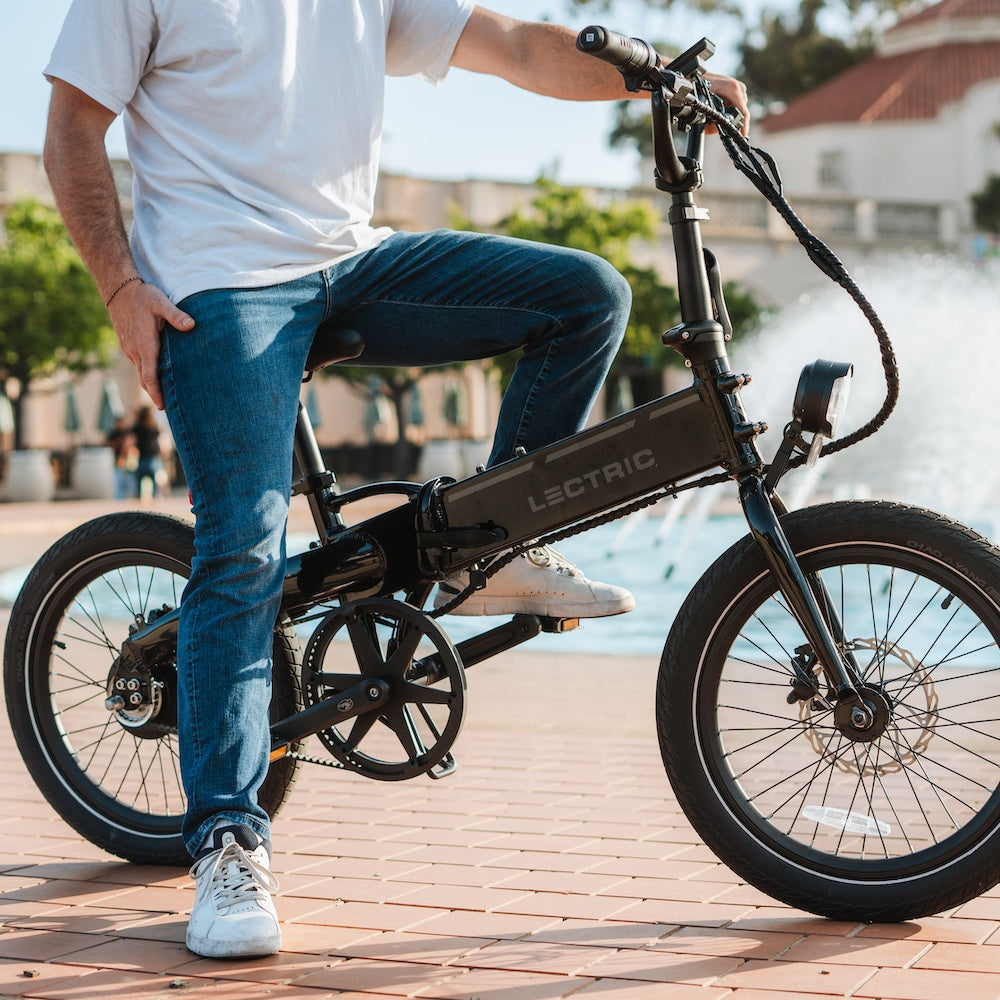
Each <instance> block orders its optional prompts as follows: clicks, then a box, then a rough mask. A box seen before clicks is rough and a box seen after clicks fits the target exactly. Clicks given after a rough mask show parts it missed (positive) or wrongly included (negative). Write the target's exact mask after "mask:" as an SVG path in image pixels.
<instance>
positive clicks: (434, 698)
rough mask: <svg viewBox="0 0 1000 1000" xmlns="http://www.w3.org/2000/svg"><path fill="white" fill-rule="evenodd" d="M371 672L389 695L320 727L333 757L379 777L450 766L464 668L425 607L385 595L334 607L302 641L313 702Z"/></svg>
mask: <svg viewBox="0 0 1000 1000" xmlns="http://www.w3.org/2000/svg"><path fill="white" fill-rule="evenodd" d="M345 640H346V641H345ZM369 678H377V679H380V680H383V681H385V682H386V683H387V684H388V685H389V687H390V688H391V693H390V695H389V699H388V701H387V702H386V703H385V704H383V705H382V707H381V708H380V709H376V710H373V711H370V712H366V713H363V714H362V715H359V716H357V717H355V718H353V719H351V720H350V721H348V722H346V723H343V724H341V725H334V726H329V727H328V728H326V729H324V730H321V731H320V733H319V734H318V735H319V738H320V741H321V742H322V743H323V745H324V746H325V747H326V749H327V750H328V751H329V753H330V754H331V756H333V757H334V758H335V759H336V760H337V761H339V762H340V763H341V764H342V765H343V766H344V767H347V768H349V769H351V770H353V771H357V772H358V773H360V774H363V775H365V776H366V777H369V778H375V779H378V780H380V781H402V780H405V779H407V778H412V777H415V776H416V775H418V774H428V773H429V774H431V776H432V777H437V776H440V774H442V773H447V772H449V771H450V770H452V769H453V768H454V761H453V760H452V759H451V757H450V750H451V747H452V745H453V744H454V742H455V740H456V738H457V737H458V734H459V731H460V730H461V727H462V720H463V718H464V716H465V670H464V668H463V665H462V661H461V658H460V657H459V655H458V652H457V650H456V649H455V646H454V644H453V643H452V641H451V639H449V638H448V635H447V633H445V632H444V630H443V629H442V628H441V627H440V626H439V625H438V624H437V623H436V622H435V621H433V620H432V619H430V618H428V617H427V616H426V615H425V614H424V613H423V612H422V611H419V610H418V609H417V608H414V607H413V606H412V605H410V604H405V603H403V602H402V601H396V600H392V599H390V598H362V599H360V600H357V601H352V602H350V603H346V604H344V605H342V606H341V607H338V608H336V609H335V610H333V611H331V612H330V613H329V614H328V615H326V617H325V618H324V619H323V620H322V621H321V622H320V624H319V625H318V626H317V628H316V630H315V631H314V632H313V634H312V637H311V638H310V639H309V643H308V645H307V646H306V651H305V655H304V657H303V663H302V693H303V698H304V700H305V702H306V704H307V705H315V704H317V703H318V702H320V701H324V700H327V699H330V698H337V697H338V696H339V694H340V693H341V692H343V691H346V690H347V689H349V688H351V687H354V685H356V684H357V683H358V681H359V680H362V679H369ZM435 769H438V770H437V771H436V770H435Z"/></svg>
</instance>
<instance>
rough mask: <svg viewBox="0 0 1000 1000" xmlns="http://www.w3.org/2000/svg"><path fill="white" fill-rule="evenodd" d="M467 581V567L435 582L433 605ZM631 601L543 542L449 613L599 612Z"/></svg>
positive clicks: (615, 611)
mask: <svg viewBox="0 0 1000 1000" xmlns="http://www.w3.org/2000/svg"><path fill="white" fill-rule="evenodd" d="M468 584H469V574H468V573H459V574H458V575H457V576H454V577H452V578H451V579H449V580H445V581H443V582H442V583H440V584H438V589H437V594H436V595H435V597H434V607H435V608H440V607H441V606H442V605H443V604H447V603H448V601H450V600H452V599H453V598H454V597H455V595H456V594H458V593H460V592H461V591H462V590H464V589H465V588H466V587H467V586H468ZM634 607H635V598H634V597H633V596H632V595H631V594H630V593H629V592H628V591H627V590H626V589H625V588H624V587H617V586H615V585H614V584H613V583H598V582H597V581H595V580H588V579H587V577H585V576H584V575H583V573H582V572H580V570H578V569H577V568H576V567H575V566H574V565H573V564H572V563H571V562H569V561H568V560H566V559H564V558H563V557H562V556H561V555H559V553H558V552H556V551H555V550H554V549H551V548H549V547H548V546H547V545H544V546H539V547H537V548H533V549H528V551H527V552H524V553H522V554H521V555H520V556H519V557H518V558H517V559H515V560H514V561H513V562H511V563H508V564H507V565H506V566H504V567H503V569H501V570H499V571H498V572H497V573H496V574H495V575H493V576H491V577H490V578H489V580H488V581H487V582H486V586H485V587H484V588H483V589H482V590H477V591H476V592H475V593H474V594H472V596H471V597H469V598H468V599H467V600H466V601H464V602H463V603H462V604H460V605H459V606H458V607H457V608H455V610H454V611H452V612H451V614H453V615H518V614H525V615H544V616H546V617H549V618H603V617H605V616H606V615H620V614H623V613H624V612H626V611H631V610H632V609H633V608H634Z"/></svg>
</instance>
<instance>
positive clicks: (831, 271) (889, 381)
mask: <svg viewBox="0 0 1000 1000" xmlns="http://www.w3.org/2000/svg"><path fill="white" fill-rule="evenodd" d="M712 98H714V99H715V100H720V99H719V98H718V97H715V96H714V95H711V97H710V99H712ZM685 104H687V105H688V106H690V107H692V108H693V109H694V110H695V111H697V112H699V113H700V114H702V115H704V116H705V118H706V119H707V120H708V121H710V122H712V124H713V125H715V126H716V128H718V130H719V138H720V140H721V141H722V145H723V147H724V148H725V150H726V153H727V154H728V155H729V158H730V160H732V162H733V165H734V166H735V167H736V169H737V170H739V171H740V173H742V174H744V175H745V176H746V177H748V178H749V179H750V182H751V183H752V184H753V186H754V187H755V188H756V189H757V190H758V191H759V192H760V193H761V194H762V195H763V196H764V198H765V199H766V200H767V201H768V202H769V203H770V205H771V207H772V208H774V210H775V211H776V212H777V213H778V215H780V216H781V218H782V219H783V220H784V222H785V224H786V225H787V226H788V228H789V229H790V230H791V231H792V233H794V235H795V237H796V239H797V240H798V241H799V243H801V244H802V246H803V247H804V248H805V251H806V255H807V256H808V257H809V259H810V260H811V261H812V262H813V263H814V264H815V265H816V267H818V268H819V270H820V271H822V272H823V274H825V275H826V276H827V277H828V278H830V280H831V281H833V282H835V283H836V284H838V285H840V287H841V288H843V289H844V290H845V291H846V292H847V294H848V295H850V297H851V298H852V299H853V300H854V302H855V303H856V305H857V306H858V308H859V309H860V310H861V312H862V313H863V314H864V317H865V319H866V320H867V321H868V324H869V325H870V326H871V328H872V330H873V331H874V333H875V338H876V340H877V341H878V345H879V353H880V354H881V357H882V371H883V374H884V376H885V387H886V393H885V399H884V400H883V402H882V405H881V407H880V408H879V410H878V412H877V413H876V414H875V416H874V417H872V418H871V420H869V421H868V422H867V423H866V424H863V425H862V426H861V427H859V428H858V429H857V430H855V431H852V432H851V433H850V434H846V435H844V436H843V437H840V438H837V439H836V440H835V441H830V442H827V443H826V444H824V445H823V448H822V450H821V451H820V455H832V454H833V453H834V452H837V451H843V450H844V449H845V448H850V447H851V446H852V445H855V444H857V443H858V442H860V441H863V440H865V438H868V437H871V436H872V435H873V434H874V433H875V432H876V431H878V430H879V429H880V428H881V427H882V426H883V425H884V424H885V422H886V421H887V420H888V419H889V415H890V414H891V413H892V411H893V409H894V408H895V406H896V401H897V400H898V398H899V368H898V366H897V364H896V353H895V351H894V350H893V347H892V342H891V341H890V339H889V334H888V331H887V330H886V328H885V326H884V325H883V323H882V320H881V319H880V318H879V316H878V314H877V313H876V312H875V309H874V307H873V306H872V304H871V303H870V302H869V301H868V299H867V298H866V297H865V295H864V293H863V292H862V291H861V289H860V288H859V287H858V286H857V284H856V283H855V281H854V279H853V278H852V277H851V275H850V274H849V273H848V271H847V268H846V267H845V266H844V265H843V263H841V261H840V259H839V258H838V257H837V256H836V254H834V252H833V251H832V250H831V249H830V248H829V247H828V246H827V245H826V244H825V243H824V242H823V241H822V240H821V239H820V238H819V237H818V236H816V235H815V234H814V233H812V232H811V231H810V230H809V228H808V227H807V226H806V224H805V223H804V222H803V221H802V220H801V219H800V218H799V217H798V216H797V215H796V214H795V212H794V211H793V210H792V207H791V205H789V203H788V201H787V199H786V198H785V196H784V195H783V194H782V191H781V178H780V177H779V175H778V168H777V165H776V164H775V162H774V160H773V159H772V157H771V156H770V155H768V153H766V152H765V151H764V150H762V149H759V148H757V147H755V146H751V145H750V143H749V141H748V140H747V139H746V137H745V136H744V135H743V134H742V133H741V132H740V130H739V129H738V128H737V127H736V126H735V125H734V124H733V123H732V121H731V120H730V118H729V117H728V116H727V115H726V114H725V113H723V112H722V111H719V110H718V109H717V108H715V107H714V106H713V105H712V104H710V103H708V102H706V101H703V100H701V99H699V98H698V97H695V96H693V95H689V96H688V97H687V98H686V99H685ZM806 458H807V456H806V455H802V454H800V455H797V456H795V458H793V459H792V460H791V461H790V462H789V463H788V467H789V468H797V467H798V466H800V465H802V464H803V463H804V462H805V461H806Z"/></svg>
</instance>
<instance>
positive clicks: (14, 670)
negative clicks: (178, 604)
mask: <svg viewBox="0 0 1000 1000" xmlns="http://www.w3.org/2000/svg"><path fill="white" fill-rule="evenodd" d="M193 555H194V529H193V527H192V526H191V524H190V523H189V522H187V521H184V520H182V519H180V518H175V517H171V516H167V515H162V514H156V513H151V512H123V513H115V514H109V515H106V516H103V517H99V518H96V519H95V520H92V521H89V522H87V523H86V524H83V525H80V526H79V527H78V528H76V529H74V530H73V531H71V532H70V533H69V534H67V535H66V536H64V537H63V538H61V539H60V540H59V541H57V542H56V543H55V544H54V545H53V546H52V547H51V548H50V549H49V550H48V551H47V552H46V553H45V554H44V555H43V556H42V558H41V559H40V560H39V561H38V562H37V563H36V565H35V566H34V568H33V569H32V570H31V572H30V573H29V575H28V577H27V579H26V580H25V582H24V585H23V586H22V588H21V591H20V593H19V595H18V597H17V599H16V601H15V602H14V606H13V608H12V610H11V616H10V622H9V625H8V629H7V638H6V643H5V645H4V663H3V671H4V688H5V696H6V704H7V714H8V717H9V720H10V724H11V729H12V731H13V734H14V738H15V742H16V744H17V747H18V749H19V750H20V753H21V756H22V758H23V759H24V762H25V765H26V766H27V768H28V771H29V773H30V774H31V777H32V778H33V779H34V781H35V783H36V784H37V786H38V788H39V789H40V790H41V792H42V794H43V795H44V796H45V798H46V800H47V801H48V802H49V804H50V805H51V806H52V807H53V809H55V811H56V812H57V813H58V814H59V815H60V816H61V817H62V818H63V819H64V820H65V821H66V822H67V823H68V824H69V825H70V826H71V827H73V829H74V830H76V831H77V833H79V834H80V835H81V836H83V837H84V838H86V839H87V840H89V841H90V842H91V843H93V844H96V845H97V846H98V847H100V848H101V849H103V850H105V851H108V852H109V853H110V854H114V855H117V856H118V857H121V858H124V859H126V860H128V861H132V862H135V863H138V864H166V865H185V864H189V863H190V856H189V854H188V851H187V849H186V847H185V846H184V842H183V840H182V839H181V835H180V829H181V821H182V818H183V796H182V793H180V792H179V780H176V785H177V787H176V788H175V789H173V790H172V793H173V794H176V795H179V796H180V799H181V801H180V807H179V809H174V808H172V806H173V805H174V803H173V802H171V803H169V804H168V805H164V806H163V807H162V810H163V811H162V812H160V813H157V812H156V808H155V806H154V807H152V808H146V809H143V808H135V807H134V805H132V804H129V803H128V802H127V801H123V800H119V798H118V796H117V795H116V794H115V790H114V789H113V788H111V789H110V794H109V790H107V789H105V788H103V787H101V785H100V783H99V781H95V780H93V779H92V778H91V776H90V775H89V773H88V770H87V768H86V765H85V764H83V765H81V760H84V759H85V757H86V753H87V750H86V749H80V748H77V747H76V746H75V745H74V744H71V742H70V740H71V739H72V738H73V737H71V736H69V735H67V734H66V733H65V731H64V730H63V728H62V725H63V724H62V719H61V716H60V717H59V718H57V717H56V711H57V709H56V708H55V707H54V706H53V701H54V699H55V697H56V693H54V692H53V690H52V683H53V682H52V680H51V677H52V674H53V673H55V672H61V673H63V674H66V673H71V672H74V671H76V672H77V673H78V674H79V676H80V681H81V683H80V688H81V690H83V691H84V692H85V693H86V691H87V689H88V688H89V691H90V696H91V697H94V688H95V682H96V681H97V680H99V679H100V678H99V677H98V676H97V674H98V669H97V667H96V664H97V663H98V662H100V661H98V660H96V659H95V665H94V668H93V669H92V671H91V672H92V674H94V675H95V676H90V677H88V676H86V668H85V667H75V666H74V664H73V663H64V662H60V654H59V647H58V646H57V645H56V644H55V643H54V642H53V640H55V638H56V631H55V629H56V628H57V627H58V625H59V623H60V622H61V620H62V617H63V614H64V612H66V611H67V609H68V607H69V606H70V605H71V603H72V602H73V601H74V599H75V597H76V595H77V594H78V593H80V592H81V591H80V588H81V587H83V586H86V584H87V581H88V580H89V579H101V578H102V576H103V575H107V574H108V573H109V572H111V573H121V574H122V575H123V576H127V575H128V570H129V568H130V567H133V568H135V567H142V566H156V567H158V568H159V569H161V570H162V571H163V572H164V573H165V574H169V575H170V577H171V579H174V580H175V581H176V582H177V583H179V584H180V585H182V584H183V582H185V581H186V580H187V577H188V576H189V575H190V569H191V560H192V557H193ZM177 599H178V600H179V595H178V596H177ZM144 610H145V609H144ZM93 627H94V630H95V632H96V629H97V623H95V624H94V626H93ZM122 631H123V634H121V635H115V636H111V637H109V640H108V646H107V648H106V649H101V650H100V653H101V654H102V661H103V662H104V668H103V669H110V667H111V664H112V662H113V660H114V657H115V653H116V652H117V649H120V645H121V642H122V641H124V639H125V638H127V633H125V632H124V630H122ZM56 642H58V640H56ZM67 655H69V654H68V651H67V652H66V653H64V654H63V657H62V658H63V659H65V657H66V656H67ZM273 663H274V666H273V673H272V700H271V716H272V719H274V718H283V717H285V716H287V715H291V714H293V713H294V712H296V711H297V710H298V709H299V708H300V707H301V692H300V689H299V676H300V674H299V670H300V652H299V644H298V639H297V636H296V634H295V632H294V630H293V629H292V627H291V625H290V624H289V623H287V622H283V623H279V626H278V627H276V628H275V633H274V647H273ZM174 675H176V671H175V672H174ZM101 697H102V699H103V695H101ZM67 700H68V699H67ZM109 718H110V713H109ZM116 725H117V724H116ZM164 730H165V731H164V732H163V733H162V734H160V735H159V736H155V737H153V738H146V739H139V738H138V737H136V736H134V735H131V734H129V733H127V732H126V731H125V730H124V729H123V730H122V737H121V749H120V753H121V754H127V753H131V752H133V751H136V752H138V751H140V750H141V751H145V752H146V753H147V754H152V755H154V756H155V757H156V759H157V760H158V762H159V763H158V764H157V767H162V766H163V760H167V761H175V760H176V735H175V734H176V722H174V725H173V727H172V728H171V727H169V726H167V727H164ZM167 730H169V731H167ZM114 735H115V737H116V738H117V735H118V734H117V733H115V734H114ZM80 739H81V740H83V739H84V737H80ZM171 741H172V742H173V746H168V745H166V744H167V743H168V742H171ZM140 744H142V745H141V746H140ZM153 744H156V745H157V746H156V748H155V749H154V748H153ZM161 750H162V756H158V755H161ZM297 763H298V762H297V761H296V760H295V759H293V758H289V757H285V758H282V759H279V760H278V761H277V762H275V763H274V764H272V766H271V768H270V770H269V771H268V775H267V778H266V779H265V781H264V784H263V786H262V787H261V789H260V792H259V794H258V801H259V803H260V805H261V807H262V808H263V809H264V810H265V811H266V812H267V813H268V815H270V816H274V815H275V814H276V813H277V811H278V810H279V809H280V808H281V806H282V804H283V803H284V802H285V800H286V798H287V796H288V793H289V791H290V790H291V788H292V786H293V784H294V781H295V777H296V769H297ZM97 777H98V778H100V777H101V776H100V775H97ZM174 780H175V779H173V777H172V779H171V784H173V781H174ZM141 783H142V784H143V785H144V784H145V780H144V778H143V780H142V782H141Z"/></svg>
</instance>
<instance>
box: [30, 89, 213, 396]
mask: <svg viewBox="0 0 1000 1000" xmlns="http://www.w3.org/2000/svg"><path fill="white" fill-rule="evenodd" d="M114 119H115V115H114V113H113V112H112V111H110V110H109V109H108V108H106V107H104V106H103V105H102V104H99V103H98V102H97V101H95V100H93V99H92V98H90V97H88V96H87V95H86V94H84V93H83V91H81V90H78V89H77V88H76V87H73V86H71V85H70V84H68V83H66V82H65V81H63V80H58V79H55V80H53V81H52V99H51V103H50V105H49V119H48V127H47V130H46V134H45V152H44V157H43V160H44V164H45V171H46V173H47V174H48V177H49V183H50V185H51V186H52V193H53V194H54V195H55V199H56V204H57V205H58V207H59V211H60V212H61V213H62V217H63V221H64V222H65V224H66V229H67V231H68V232H69V235H70V238H71V239H72V240H73V243H74V244H75V245H76V248H77V250H78V251H79V252H80V256H81V257H82V258H83V261H84V263H85V264H86V265H87V268H88V270H89V271H90V273H91V274H92V275H93V277H94V281H95V282H96V283H97V287H98V289H99V290H100V292H101V294H102V296H103V297H104V300H105V302H108V300H109V299H110V300H111V301H110V303H109V304H108V312H109V314H110V316H111V321H112V323H113V324H114V327H115V332H116V333H117V334H118V340H119V343H120V344H121V348H122V351H123V352H124V354H125V356H126V357H127V358H128V359H129V361H131V362H132V364H133V365H135V369H136V371H137V373H138V375H139V382H140V384H141V385H142V387H143V389H145V390H146V392H147V393H148V394H149V397H150V399H152V401H153V402H154V403H155V404H156V406H157V407H159V408H160V409H163V396H162V394H161V392H160V384H159V377H158V375H157V365H158V361H159V354H160V331H161V330H162V329H163V325H164V323H170V324H172V325H173V326H175V327H176V328H177V329H179V330H190V329H191V328H192V327H193V326H194V320H193V319H191V317H190V316H188V315H187V314H186V313H184V312H182V311H181V310H180V309H178V308H177V307H176V306H175V305H174V304H173V303H172V302H171V301H170V300H169V299H168V298H167V297H166V295H164V294H163V292H161V291H160V290H159V289H158V288H154V287H153V286H151V285H146V284H144V283H143V282H142V281H138V280H131V281H129V279H135V278H137V277H138V273H139V272H138V271H137V270H136V266H135V261H134V260H133V259H132V252H131V250H130V249H129V245H128V237H127V236H126V234H125V226H124V224H123V222H122V215H121V206H120V204H119V202H118V192H117V191H116V190H115V183H114V177H113V175H112V172H111V163H110V161H109V160H108V154H107V151H106V149H105V147H104V137H105V134H106V133H107V131H108V128H109V127H110V125H111V123H112V122H113V121H114Z"/></svg>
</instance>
